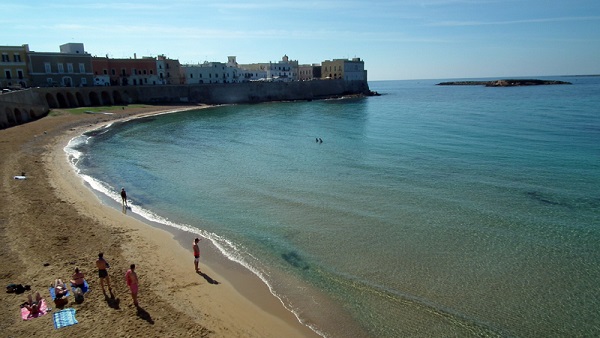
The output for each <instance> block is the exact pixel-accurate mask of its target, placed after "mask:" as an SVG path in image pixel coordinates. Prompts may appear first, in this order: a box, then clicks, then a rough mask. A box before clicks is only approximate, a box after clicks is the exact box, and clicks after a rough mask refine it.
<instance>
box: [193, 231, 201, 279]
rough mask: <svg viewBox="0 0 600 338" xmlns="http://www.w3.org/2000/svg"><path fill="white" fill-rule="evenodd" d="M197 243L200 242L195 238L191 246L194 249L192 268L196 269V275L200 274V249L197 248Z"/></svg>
mask: <svg viewBox="0 0 600 338" xmlns="http://www.w3.org/2000/svg"><path fill="white" fill-rule="evenodd" d="M198 242H200V238H198V237H196V239H194V243H193V245H192V248H193V249H194V267H195V268H196V273H200V272H202V271H200V269H198V261H200V247H199V246H198Z"/></svg>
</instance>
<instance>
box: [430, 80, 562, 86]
mask: <svg viewBox="0 0 600 338" xmlns="http://www.w3.org/2000/svg"><path fill="white" fill-rule="evenodd" d="M559 84H572V83H571V82H566V81H556V80H536V79H505V80H492V81H450V82H440V83H438V84H437V85H438V86H486V87H520V86H541V85H559Z"/></svg>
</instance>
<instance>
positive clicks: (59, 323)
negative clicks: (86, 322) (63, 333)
mask: <svg viewBox="0 0 600 338" xmlns="http://www.w3.org/2000/svg"><path fill="white" fill-rule="evenodd" d="M53 317H54V328H55V329H60V328H61V327H65V326H71V325H74V324H77V323H78V322H77V319H75V309H73V308H69V309H64V310H60V311H58V312H55V313H54V315H53Z"/></svg>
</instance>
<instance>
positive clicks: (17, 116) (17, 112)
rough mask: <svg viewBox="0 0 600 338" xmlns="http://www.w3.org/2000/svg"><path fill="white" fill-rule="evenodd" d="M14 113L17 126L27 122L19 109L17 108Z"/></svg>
mask: <svg viewBox="0 0 600 338" xmlns="http://www.w3.org/2000/svg"><path fill="white" fill-rule="evenodd" d="M14 113H15V121H17V124H22V123H24V122H27V120H26V119H24V118H23V115H22V114H21V111H20V110H19V108H15V110H14Z"/></svg>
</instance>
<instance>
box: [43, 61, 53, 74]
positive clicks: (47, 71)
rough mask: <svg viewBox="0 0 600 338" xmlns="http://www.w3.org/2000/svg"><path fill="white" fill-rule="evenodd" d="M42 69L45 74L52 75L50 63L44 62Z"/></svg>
mask: <svg viewBox="0 0 600 338" xmlns="http://www.w3.org/2000/svg"><path fill="white" fill-rule="evenodd" d="M44 69H46V74H49V73H52V66H50V62H44Z"/></svg>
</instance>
